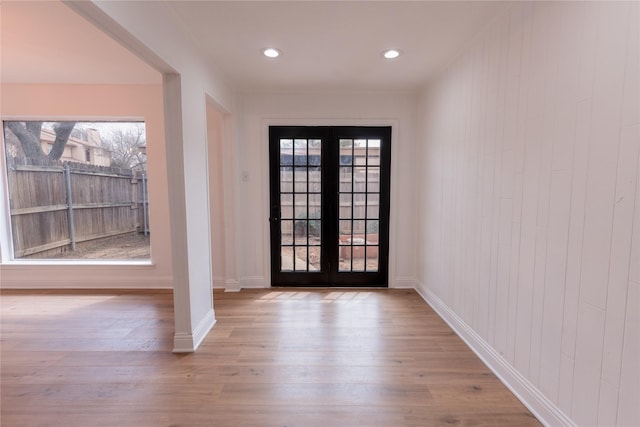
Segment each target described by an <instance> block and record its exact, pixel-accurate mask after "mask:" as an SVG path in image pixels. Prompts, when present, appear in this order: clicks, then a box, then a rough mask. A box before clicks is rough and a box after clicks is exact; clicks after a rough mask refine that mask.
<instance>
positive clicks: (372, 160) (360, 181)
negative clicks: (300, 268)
mask: <svg viewBox="0 0 640 427" xmlns="http://www.w3.org/2000/svg"><path fill="white" fill-rule="evenodd" d="M338 179H339V182H340V185H339V196H338V198H339V200H340V208H339V211H338V215H339V218H338V223H339V240H338V246H339V247H338V252H339V254H340V258H339V266H338V271H339V272H350V271H354V272H355V271H357V272H362V271H366V272H377V271H378V249H379V248H378V246H379V239H378V233H379V231H378V230H379V219H380V217H379V215H380V139H341V140H340V167H339V178H338Z"/></svg>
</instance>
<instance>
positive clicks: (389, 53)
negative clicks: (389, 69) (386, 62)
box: [382, 49, 400, 59]
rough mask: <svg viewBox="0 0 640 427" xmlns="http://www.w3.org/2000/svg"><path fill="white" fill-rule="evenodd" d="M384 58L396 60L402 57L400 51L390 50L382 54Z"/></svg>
mask: <svg viewBox="0 0 640 427" xmlns="http://www.w3.org/2000/svg"><path fill="white" fill-rule="evenodd" d="M382 56H384V57H385V58H387V59H395V58H397V57H398V56H400V51H399V50H398V49H388V50H385V51H384V52H383V53H382Z"/></svg>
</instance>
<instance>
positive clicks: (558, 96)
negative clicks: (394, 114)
mask: <svg viewBox="0 0 640 427" xmlns="http://www.w3.org/2000/svg"><path fill="white" fill-rule="evenodd" d="M638 8H639V4H638V3H637V2H579V3H578V2H531V3H514V4H513V5H512V7H511V8H510V10H509V11H508V12H506V14H504V15H502V16H500V17H499V18H498V19H496V21H495V22H493V23H492V24H491V25H490V26H489V27H488V28H487V30H486V31H485V32H484V33H483V34H481V35H479V36H478V37H477V38H476V39H475V40H474V41H473V44H472V45H470V46H469V47H468V48H467V49H466V51H465V52H464V53H463V54H462V55H461V56H460V57H459V58H458V59H457V60H456V61H455V63H453V64H451V65H450V66H449V67H448V69H447V70H446V71H444V72H443V73H442V74H441V76H440V77H439V78H438V79H437V80H436V81H434V82H432V84H430V86H429V87H428V88H426V90H425V91H424V92H423V94H422V96H421V99H420V107H419V111H420V113H419V119H418V120H419V122H420V123H421V129H420V134H419V138H420V144H419V149H418V162H420V164H422V165H423V166H424V167H423V168H422V169H421V171H422V173H421V175H418V176H419V181H420V182H419V191H418V192H419V207H418V215H419V221H418V223H419V225H420V226H419V243H418V260H419V262H418V264H419V271H418V276H419V286H418V289H419V291H420V292H421V293H422V294H423V296H424V297H425V299H427V301H429V302H430V303H431V304H432V305H433V306H434V307H435V308H437V309H438V311H439V312H440V313H441V314H442V315H443V317H445V319H447V321H449V322H450V323H451V324H452V325H453V326H454V327H455V328H456V330H457V331H458V332H459V333H461V335H462V336H464V337H465V339H467V342H469V343H470V345H471V346H472V347H473V348H474V350H476V351H477V352H478V353H479V354H481V355H482V356H483V357H484V358H485V360H486V361H488V363H489V364H490V365H492V366H493V368H494V370H495V371H498V373H499V374H500V375H501V376H502V378H503V380H505V381H506V382H507V384H509V385H510V387H511V388H512V390H514V391H515V392H516V393H517V394H518V395H520V397H521V398H523V400H524V401H525V402H526V403H527V404H528V405H529V407H530V408H532V409H533V410H534V412H535V413H537V414H538V416H539V417H541V419H543V420H544V421H545V422H546V423H547V424H550V425H558V424H564V423H568V424H571V423H575V424H578V425H606V426H613V425H621V426H622V425H626V426H630V425H640V413H639V411H640V409H639V405H638V402H640V394H639V390H638V388H639V387H640V381H639V379H640V369H639V364H640V350H639V339H640V338H639V337H640V326H639V323H640V320H639V319H640V317H639V315H638V313H639V312H640V193H639V192H640V185H639V184H638V169H639V153H640V132H639V126H640V113H639V110H638V102H639V98H640V97H639V93H640V87H639V82H638V80H639V76H640V70H639V68H638V56H639V53H640V46H639V39H640V33H639V31H640V30H639V27H638V17H639V10H638Z"/></svg>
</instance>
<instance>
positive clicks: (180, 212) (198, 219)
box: [164, 74, 215, 353]
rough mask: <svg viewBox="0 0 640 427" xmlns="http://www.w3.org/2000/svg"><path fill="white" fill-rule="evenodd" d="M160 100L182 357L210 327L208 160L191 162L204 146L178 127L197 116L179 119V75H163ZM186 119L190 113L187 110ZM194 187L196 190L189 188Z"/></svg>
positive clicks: (176, 349)
mask: <svg viewBox="0 0 640 427" xmlns="http://www.w3.org/2000/svg"><path fill="white" fill-rule="evenodd" d="M164 95H165V127H166V135H167V166H168V167H167V175H168V191H169V200H170V203H169V210H170V217H171V242H172V246H173V282H174V286H173V295H174V297H173V298H174V316H175V328H176V329H175V335H174V343H173V345H174V348H173V351H174V352H177V353H182V352H192V351H195V349H196V348H197V347H198V345H199V344H200V342H202V340H203V339H204V337H205V336H206V334H207V332H209V330H210V329H211V327H212V326H213V324H214V323H215V317H214V313H213V299H212V295H211V292H210V288H211V282H212V276H211V261H210V253H211V247H210V245H209V240H208V239H207V238H206V236H208V235H209V228H210V225H209V215H208V213H209V207H208V204H209V201H208V200H209V198H208V194H207V193H208V183H207V182H206V175H207V164H206V158H207V156H206V155H205V156H202V157H201V159H202V162H197V161H193V159H194V158H197V156H198V153H197V151H198V148H200V147H198V144H201V145H203V146H204V150H205V153H206V138H201V139H200V140H198V139H194V140H192V142H193V143H192V144H191V145H186V144H184V141H185V140H188V138H189V135H188V132H187V133H186V134H185V127H184V126H183V124H187V125H193V123H191V122H192V121H194V122H196V123H197V119H198V118H199V117H197V115H196V116H195V117H194V116H191V117H190V119H191V120H190V121H185V120H184V116H183V112H184V111H185V110H186V108H183V107H184V106H185V105H183V104H186V100H188V97H185V95H184V93H183V91H182V84H181V78H180V76H179V75H177V74H165V76H164ZM185 98H186V99H185ZM186 114H190V112H189V111H186ZM202 116H203V117H202V124H203V126H204V127H206V120H205V117H204V111H203V114H202ZM196 127H197V126H196ZM187 163H188V165H189V167H188V168H187V167H186V164H187ZM199 163H202V164H199ZM201 175H204V176H205V182H204V191H203V189H202V185H200V186H198V185H197V181H198V180H199V177H200V176H201ZM193 182H196V185H192V183H193ZM198 198H200V199H204V201H205V202H204V203H205V207H204V209H200V208H199V205H201V204H202V202H200V203H198V202H196V201H195V200H197V199H198ZM187 202H189V203H188V206H190V208H191V209H190V210H189V211H187V208H186V207H187ZM198 234H200V235H204V236H205V241H201V239H198V238H197V236H198ZM202 249H205V250H204V251H203V250H202ZM206 249H209V250H208V251H207V250H206ZM203 255H204V256H205V257H206V258H207V261H206V262H204V263H202V262H200V261H201V259H202V257H203ZM203 283H204V284H205V285H204V286H202V284H203Z"/></svg>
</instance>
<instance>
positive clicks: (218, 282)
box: [212, 276, 225, 289]
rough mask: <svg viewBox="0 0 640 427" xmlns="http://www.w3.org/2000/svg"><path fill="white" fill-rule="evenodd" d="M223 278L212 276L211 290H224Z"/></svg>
mask: <svg viewBox="0 0 640 427" xmlns="http://www.w3.org/2000/svg"><path fill="white" fill-rule="evenodd" d="M224 287H225V286H224V276H213V285H212V288H213V289H224Z"/></svg>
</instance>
